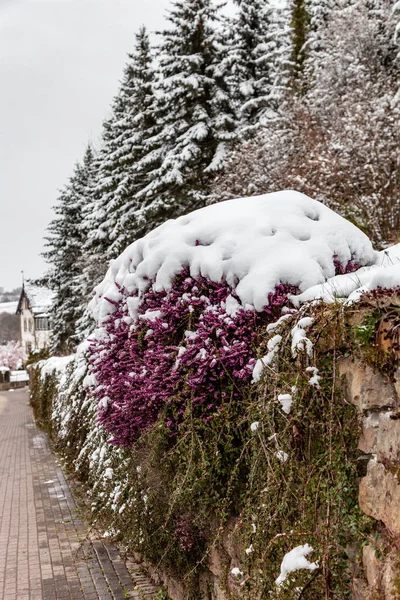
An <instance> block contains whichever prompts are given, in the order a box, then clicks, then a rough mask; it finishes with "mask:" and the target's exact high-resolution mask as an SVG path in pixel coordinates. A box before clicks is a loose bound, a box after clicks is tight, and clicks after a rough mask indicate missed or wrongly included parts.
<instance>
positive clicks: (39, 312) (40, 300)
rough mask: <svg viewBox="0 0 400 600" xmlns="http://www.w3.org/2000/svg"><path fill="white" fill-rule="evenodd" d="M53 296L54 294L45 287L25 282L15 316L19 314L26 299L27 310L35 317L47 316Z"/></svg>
mask: <svg viewBox="0 0 400 600" xmlns="http://www.w3.org/2000/svg"><path fill="white" fill-rule="evenodd" d="M54 295H55V294H54V292H52V291H51V290H49V289H48V288H46V287H45V286H42V285H40V286H39V285H35V284H33V283H29V282H28V283H27V282H25V283H24V286H23V288H22V292H21V296H20V299H19V302H18V308H17V314H20V313H21V311H22V301H23V299H24V298H26V299H27V300H28V303H29V308H30V309H31V311H32V313H33V314H34V315H35V317H46V316H48V315H49V313H50V311H51V307H52V304H53V300H54Z"/></svg>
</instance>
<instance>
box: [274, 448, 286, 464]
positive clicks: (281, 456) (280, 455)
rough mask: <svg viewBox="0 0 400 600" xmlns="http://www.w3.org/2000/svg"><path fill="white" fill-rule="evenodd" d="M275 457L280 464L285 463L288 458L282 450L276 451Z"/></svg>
mask: <svg viewBox="0 0 400 600" xmlns="http://www.w3.org/2000/svg"><path fill="white" fill-rule="evenodd" d="M275 456H276V458H277V459H278V460H280V461H281V462H286V461H287V460H288V458H289V455H288V454H287V453H286V452H283V450H278V452H277V453H276V454H275Z"/></svg>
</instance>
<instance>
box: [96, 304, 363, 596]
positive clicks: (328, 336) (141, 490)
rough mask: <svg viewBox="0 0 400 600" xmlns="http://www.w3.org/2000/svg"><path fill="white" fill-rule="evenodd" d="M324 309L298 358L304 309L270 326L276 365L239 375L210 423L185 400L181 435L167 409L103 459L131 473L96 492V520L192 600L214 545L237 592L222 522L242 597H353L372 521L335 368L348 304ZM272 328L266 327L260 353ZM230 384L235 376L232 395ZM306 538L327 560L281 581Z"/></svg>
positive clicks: (352, 412) (355, 432)
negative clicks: (108, 501)
mask: <svg viewBox="0 0 400 600" xmlns="http://www.w3.org/2000/svg"><path fill="white" fill-rule="evenodd" d="M319 310H320V312H319V314H318V318H317V320H316V325H315V326H314V328H313V330H312V335H311V336H310V338H311V339H312V341H313V343H314V355H313V358H312V359H311V358H310V357H308V356H307V355H305V354H303V353H300V356H298V357H297V358H295V359H294V358H293V356H292V354H291V335H290V330H291V328H292V327H293V325H294V323H295V321H296V320H297V318H298V316H294V317H292V318H289V319H288V320H287V321H286V322H284V323H283V324H282V326H281V328H280V330H279V331H278V330H276V331H274V334H275V333H276V332H278V333H279V334H280V335H282V337H283V340H284V342H283V343H282V348H281V353H280V358H279V363H278V364H277V365H276V366H275V367H274V368H273V369H272V368H270V369H268V371H267V372H266V373H265V377H264V379H263V380H262V381H261V382H260V383H259V384H257V385H243V384H242V385H243V388H242V390H241V392H242V393H241V399H240V401H239V402H238V401H235V402H234V401H232V400H231V401H230V402H227V404H226V405H225V406H224V407H223V409H222V411H221V412H220V413H219V414H218V415H217V416H216V417H215V418H213V420H212V421H210V422H208V423H204V422H203V421H200V420H197V419H195V418H194V416H193V414H192V412H191V404H189V405H188V407H187V412H186V415H185V419H184V421H183V422H182V424H181V426H180V429H179V432H178V434H177V436H176V438H174V439H172V440H171V438H170V434H169V430H168V428H167V427H165V426H164V424H163V420H162V419H161V420H160V421H159V422H158V423H157V424H156V426H155V427H154V428H153V429H152V430H151V431H149V432H148V433H147V434H146V435H144V436H142V437H141V438H140V440H139V441H138V443H137V444H136V445H135V447H134V448H133V449H127V450H122V449H119V455H118V457H117V456H115V457H114V458H111V459H110V460H109V461H108V463H107V465H108V466H110V467H111V468H112V469H113V471H114V474H115V480H116V481H122V482H123V481H125V482H127V483H126V485H124V486H123V487H122V488H121V489H119V490H118V493H119V494H120V495H119V497H118V502H117V503H116V505H117V508H116V507H115V502H114V507H110V505H105V504H104V497H103V494H105V495H107V494H108V493H109V494H113V493H114V492H113V488H114V486H115V483H113V482H111V481H110V483H109V486H108V488H106V491H104V490H103V492H102V494H96V493H94V506H93V509H94V513H95V515H96V516H97V518H98V519H99V522H101V523H104V524H109V523H110V521H111V522H112V526H113V528H114V529H115V530H116V531H119V532H120V534H119V536H121V538H122V539H123V540H124V542H125V543H126V544H127V545H128V546H131V547H134V548H135V549H137V550H139V551H140V552H141V553H142V554H143V555H144V556H146V558H147V559H148V560H149V561H150V562H151V563H153V564H156V565H159V566H162V568H163V569H164V570H167V571H169V572H170V574H171V575H173V576H174V577H177V578H179V579H181V580H183V581H184V582H185V585H186V587H187V593H188V598H189V597H190V598H198V595H196V594H198V593H199V587H198V577H199V575H200V574H201V570H202V568H203V567H204V566H206V565H207V563H208V560H209V553H210V548H213V547H215V548H217V549H218V552H219V554H220V556H222V560H223V557H224V556H225V557H226V568H225V580H226V582H225V583H226V586H227V588H228V586H229V589H230V590H231V592H230V594H231V595H230V596H229V597H231V598H234V597H235V596H234V595H232V594H233V592H232V589H234V588H235V586H237V585H238V583H239V582H237V583H235V582H234V581H233V577H232V576H231V575H230V569H229V565H230V559H229V557H228V555H227V553H226V547H225V543H226V542H225V538H224V536H225V535H226V531H227V530H229V531H231V534H232V540H233V542H232V543H233V544H234V546H235V548H236V551H237V553H238V554H239V555H240V558H241V565H242V566H241V569H242V570H243V572H244V576H243V581H244V585H242V586H241V587H240V596H238V597H240V598H247V599H249V600H250V599H253V598H256V597H264V596H265V595H266V594H268V597H271V598H278V597H279V598H280V599H289V598H290V599H292V598H293V597H294V596H293V594H294V593H295V592H294V590H295V589H297V588H300V589H302V590H303V592H302V596H301V597H302V598H306V599H307V598H309V599H315V598H319V597H323V595H324V594H325V593H329V594H330V596H329V597H337V598H343V599H344V598H350V596H351V593H350V575H349V564H350V559H349V556H348V554H347V551H346V549H347V548H349V547H353V546H354V544H356V545H360V544H361V542H362V540H363V536H364V535H366V534H367V533H368V531H369V529H370V527H371V525H370V520H369V519H368V518H367V517H365V515H363V514H362V513H361V511H360V509H359V507H358V501H357V495H358V484H357V457H358V451H357V443H358V438H359V433H360V432H359V423H358V416H357V413H356V409H355V408H354V407H352V406H350V405H348V404H346V403H344V402H343V399H342V391H341V387H340V381H339V378H338V376H337V373H336V361H337V358H338V357H339V355H340V354H341V353H342V352H344V351H345V350H346V329H345V327H344V325H343V314H342V309H341V307H340V306H339V305H338V306H335V307H330V308H329V309H323V310H321V309H319ZM269 337H270V336H268V335H266V333H265V330H263V331H260V332H259V339H260V340H261V342H260V343H261V348H260V354H261V355H262V354H263V353H265V350H266V345H267V342H268V339H269ZM309 366H312V367H316V368H318V370H319V375H320V376H321V380H320V387H319V388H317V387H314V386H312V385H310V378H311V376H312V373H311V372H310V371H307V367H309ZM233 385H234V384H233V383H232V384H231V386H233ZM292 388H293V389H292ZM294 389H295V391H293V390H294ZM231 391H232V389H230V387H229V386H228V387H227V389H226V392H227V396H228V397H230V392H231ZM281 393H291V394H292V396H293V407H292V411H291V412H290V414H289V415H286V414H285V413H284V412H283V411H282V409H281V405H280V403H279V402H278V400H277V397H278V395H279V394H281ZM254 422H258V423H259V427H258V429H257V430H256V432H252V431H251V428H250V424H251V423H254ZM281 453H286V454H287V455H288V459H287V460H286V462H283V461H282V460H280V457H282V456H283V455H282V454H281ZM107 490H108V491H107ZM121 506H123V507H124V508H123V511H122V513H121V514H119V513H118V507H121ZM305 543H309V544H311V545H312V546H313V548H314V552H313V553H312V555H311V560H312V561H316V560H319V563H320V568H319V569H318V570H316V571H314V572H312V573H310V572H308V571H298V572H296V573H295V574H294V575H293V576H292V577H291V578H289V579H288V580H287V582H285V583H284V584H283V585H282V586H281V587H280V588H277V586H276V585H275V579H276V578H277V576H278V575H279V571H280V564H281V561H282V559H283V556H284V555H285V553H286V552H288V551H289V550H291V549H292V548H294V547H296V546H299V545H302V544H305ZM246 549H247V552H246ZM249 549H251V550H249ZM260 594H261V596H259V595H260Z"/></svg>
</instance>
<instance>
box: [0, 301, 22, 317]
mask: <svg viewBox="0 0 400 600" xmlns="http://www.w3.org/2000/svg"><path fill="white" fill-rule="evenodd" d="M17 308H18V302H0V314H1V313H9V314H11V315H15V313H16V312H17Z"/></svg>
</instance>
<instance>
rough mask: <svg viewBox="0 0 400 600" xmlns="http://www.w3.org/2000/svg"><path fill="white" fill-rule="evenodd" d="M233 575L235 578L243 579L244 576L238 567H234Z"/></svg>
mask: <svg viewBox="0 0 400 600" xmlns="http://www.w3.org/2000/svg"><path fill="white" fill-rule="evenodd" d="M231 573H232V575H233V576H234V577H242V575H243V573H242V571H241V570H240V569H239V568H238V567H233V569H232V571H231Z"/></svg>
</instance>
